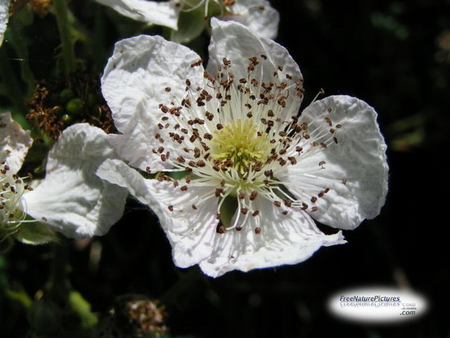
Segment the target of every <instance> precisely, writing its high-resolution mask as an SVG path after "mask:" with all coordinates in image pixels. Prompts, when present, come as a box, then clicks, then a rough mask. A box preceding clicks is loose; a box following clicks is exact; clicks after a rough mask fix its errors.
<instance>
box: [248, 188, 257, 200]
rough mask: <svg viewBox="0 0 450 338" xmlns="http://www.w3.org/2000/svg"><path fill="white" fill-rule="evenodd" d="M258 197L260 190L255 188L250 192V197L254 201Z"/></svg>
mask: <svg viewBox="0 0 450 338" xmlns="http://www.w3.org/2000/svg"><path fill="white" fill-rule="evenodd" d="M256 197H258V192H257V191H256V190H253V191H252V192H251V193H250V197H249V199H250V201H254V200H255V199H256Z"/></svg>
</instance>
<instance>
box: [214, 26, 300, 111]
mask: <svg viewBox="0 0 450 338" xmlns="http://www.w3.org/2000/svg"><path fill="white" fill-rule="evenodd" d="M211 26H212V38H211V44H210V46H209V57H210V59H209V61H208V68H207V69H208V71H209V72H210V73H212V74H214V73H216V72H217V67H219V66H222V65H223V59H224V58H226V59H228V60H231V67H230V71H231V72H232V73H233V74H234V76H235V77H236V78H237V79H240V78H245V79H247V78H248V77H249V76H251V78H255V79H256V80H257V81H259V82H260V83H262V82H264V83H266V84H269V83H271V82H272V83H275V84H281V83H285V84H287V87H288V88H289V89H288V93H289V94H287V95H286V96H287V100H286V101H287V104H286V107H285V109H284V112H285V114H286V115H289V118H290V114H296V113H297V111H298V109H299V108H300V104H301V101H302V98H303V95H302V93H303V89H302V84H303V76H302V73H301V72H300V69H299V67H298V65H297V63H296V62H295V61H294V60H293V59H292V57H291V56H290V55H289V52H288V51H287V50H286V48H284V47H283V46H281V45H279V44H278V43H276V42H274V41H272V40H268V39H264V38H259V37H258V36H257V35H256V33H254V32H252V31H251V30H250V29H248V28H247V27H245V26H243V25H242V24H240V23H238V22H233V21H220V20H217V19H215V18H212V19H211ZM237 37H238V38H237ZM252 57H256V58H257V59H258V62H259V66H258V68H256V69H257V71H258V72H259V73H258V74H252V73H249V71H248V67H249V64H250V63H251V61H250V60H249V58H252ZM275 73H276V74H277V75H274V74H275ZM280 117H281V118H285V117H284V116H280Z"/></svg>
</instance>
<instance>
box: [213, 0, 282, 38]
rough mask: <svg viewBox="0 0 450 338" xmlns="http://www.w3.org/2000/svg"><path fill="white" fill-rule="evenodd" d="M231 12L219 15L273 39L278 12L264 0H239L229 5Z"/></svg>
mask: <svg viewBox="0 0 450 338" xmlns="http://www.w3.org/2000/svg"><path fill="white" fill-rule="evenodd" d="M231 10H232V13H231V14H225V15H223V16H221V17H220V19H222V20H234V21H238V22H240V23H242V24H243V25H244V26H247V27H248V28H249V29H250V30H251V31H253V32H255V33H256V34H257V35H258V36H260V37H263V38H266V39H275V38H276V37H277V34H278V24H279V22H280V14H279V13H278V11H277V10H276V9H274V8H273V7H271V6H270V3H269V1H265V0H240V1H238V2H236V3H234V4H233V6H232V7H231Z"/></svg>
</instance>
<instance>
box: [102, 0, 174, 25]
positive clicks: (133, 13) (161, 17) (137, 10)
mask: <svg viewBox="0 0 450 338" xmlns="http://www.w3.org/2000/svg"><path fill="white" fill-rule="evenodd" d="M96 1H97V2H98V3H101V4H102V5H105V6H109V7H111V8H113V9H114V10H116V11H117V12H119V13H120V14H122V15H124V16H126V17H129V18H131V19H133V20H137V21H142V22H145V23H148V24H155V25H160V26H165V27H169V28H172V29H178V24H177V22H178V15H179V13H180V7H179V6H176V2H174V1H166V2H156V1H146V0H96Z"/></svg>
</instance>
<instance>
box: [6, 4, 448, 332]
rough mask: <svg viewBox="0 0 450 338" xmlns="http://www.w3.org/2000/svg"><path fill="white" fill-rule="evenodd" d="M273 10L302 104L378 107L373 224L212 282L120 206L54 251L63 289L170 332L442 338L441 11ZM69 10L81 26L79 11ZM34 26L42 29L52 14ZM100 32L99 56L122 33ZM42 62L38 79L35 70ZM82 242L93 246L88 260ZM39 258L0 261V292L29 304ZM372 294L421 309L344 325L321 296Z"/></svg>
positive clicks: (41, 274) (16, 253)
mask: <svg viewBox="0 0 450 338" xmlns="http://www.w3.org/2000/svg"><path fill="white" fill-rule="evenodd" d="M272 5H273V7H275V8H277V9H278V10H279V11H280V15H281V22H280V28H279V36H278V38H277V41H278V42H279V43H280V44H282V45H283V46H285V47H286V48H287V49H288V50H289V51H290V53H291V55H292V56H293V58H294V59H295V60H296V61H297V62H298V64H299V65H300V68H301V70H302V72H303V75H304V78H305V88H306V94H305V100H304V106H307V104H308V102H310V101H311V100H312V99H313V97H314V96H315V95H316V94H317V93H318V92H319V90H320V88H323V89H324V90H325V95H333V94H347V95H352V96H356V97H358V98H360V99H362V100H364V101H366V102H368V103H369V104H370V105H371V106H373V107H374V108H375V109H376V111H377V112H378V114H379V123H380V126H381V130H382V132H383V134H384V135H385V138H386V141H387V143H388V146H389V149H388V161H389V165H390V178H389V182H390V188H389V194H388V197H387V201H386V205H385V206H384V208H383V209H382V211H381V214H380V216H378V217H377V218H376V219H374V220H370V221H365V222H364V223H363V224H362V225H361V226H360V227H359V228H357V229H356V230H354V231H346V232H345V233H344V234H345V237H346V239H347V240H348V244H346V245H341V246H336V247H330V248H322V249H320V250H319V251H318V252H317V253H316V254H315V255H314V256H313V257H312V258H311V259H309V260H308V261H306V262H304V263H302V264H298V265H295V266H283V267H278V268H274V269H265V270H255V271H251V272H249V273H240V272H230V273H227V274H226V275H224V276H223V277H220V278H217V279H211V278H208V277H206V276H204V275H202V274H201V272H200V271H199V269H198V268H197V267H193V268H190V269H185V270H182V269H177V268H176V267H174V265H173V263H172V260H171V252H170V245H169V244H168V241H167V240H166V238H165V235H164V233H163V232H162V230H161V229H160V228H159V226H158V224H157V219H155V218H154V216H153V215H152V214H151V212H149V211H147V210H145V208H143V207H142V206H140V205H139V204H137V203H133V202H130V203H129V204H128V210H129V211H128V212H127V213H126V214H125V215H124V217H123V219H122V221H121V222H120V223H119V224H117V225H116V226H114V227H113V228H112V230H111V231H110V233H109V234H108V235H107V236H104V237H102V238H96V239H94V240H93V241H92V242H91V243H81V242H77V243H67V244H66V247H67V250H68V251H69V253H70V256H69V260H70V263H71V273H70V281H71V284H72V286H73V287H74V288H75V289H76V290H78V291H79V292H80V293H81V294H82V295H83V296H84V297H85V298H86V300H87V301H88V302H89V303H90V304H91V306H92V310H93V311H95V312H99V313H103V314H106V313H108V310H109V309H111V308H112V307H113V306H115V305H117V304H118V302H119V300H118V297H120V296H125V295H132V294H140V295H144V296H146V297H150V298H153V299H160V301H161V302H162V303H164V304H165V305H166V308H167V312H168V319H167V325H168V326H169V328H170V335H171V336H174V337H321V336H332V335H333V336H336V337H368V338H378V337H380V338H381V337H383V338H384V337H430V338H435V337H436V338H438V337H439V338H440V337H450V325H449V314H450V297H449V292H448V289H449V285H450V266H449V254H448V248H449V245H448V238H449V236H448V235H449V223H448V219H447V210H448V205H447V204H448V202H449V198H448V194H449V188H450V187H449V178H448V175H449V170H448V167H447V156H448V154H449V150H448V149H449V148H448V145H449V142H448V139H447V137H448V135H449V130H450V129H449V119H448V115H449V113H450V112H449V110H450V15H449V13H450V2H449V1H444V0H440V1H437V0H436V1H433V0H428V1H427V0H403V1H387V0H376V1H375V0H360V1H356V0H350V1H332V0H329V1H325V0H322V1H321V0H305V1H277V2H275V1H272ZM72 6H73V8H72V9H73V10H74V13H75V14H76V15H78V17H79V18H80V20H81V21H83V20H84V24H85V25H86V27H87V28H90V27H89V22H90V21H89V20H90V19H91V18H92V16H91V14H89V13H88V11H87V10H86V9H83V8H81V5H78V6H77V5H76V4H72ZM89 8H90V7H89ZM111 18H115V16H114V15H112V16H111V17H105V18H104V19H105V22H104V25H105V27H107V29H109V28H111V27H115V26H114V25H113V23H112V19H111ZM40 24H41V25H42V27H52V25H53V23H52V21H51V18H47V19H43V20H42V22H41V23H40ZM46 31H47V32H48V31H49V30H48V29H47V30H46ZM108 32H109V35H107V36H106V39H105V41H104V46H105V56H104V57H106V56H107V55H109V54H110V52H111V49H110V48H112V43H113V42H114V41H115V40H117V37H119V36H121V35H122V34H124V33H123V30H122V31H119V30H114V29H111V30H110V31H108ZM36 34H37V35H38V36H44V35H45V34H44V33H42V32H41V33H38V32H37V33H36ZM41 38H42V39H43V40H46V39H45V38H44V37H41ZM48 40H51V39H48ZM35 48H36V49H37V48H38V47H37V46H36V47H35ZM102 57H103V56H99V59H100V60H101V59H102ZM37 59H38V60H39V56H37ZM45 67H46V66H45V65H40V66H39V67H36V68H38V69H37V70H36V72H37V73H39V72H42V73H45ZM98 68H99V69H101V68H102V67H101V66H100V65H98ZM323 229H325V227H323ZM82 244H86V245H85V246H82ZM93 245H94V247H95V248H101V249H102V250H101V259H100V261H99V262H98V264H95V265H92V260H90V259H91V258H90V253H92V246H93ZM49 253H50V248H49V247H46V246H44V247H29V246H25V245H16V246H15V247H14V249H13V250H12V251H11V252H10V253H9V254H8V257H7V258H8V261H9V264H8V270H7V271H8V273H9V280H10V283H11V284H12V285H17V284H21V285H23V286H24V288H25V289H26V291H27V292H28V293H29V294H30V295H31V296H32V295H33V294H34V293H36V292H37V291H38V290H40V289H42V288H43V286H44V285H45V282H46V279H47V278H48V272H49V269H50V268H49V263H48V261H49V259H48V255H49ZM372 285H376V286H395V287H405V286H407V287H410V288H412V289H413V290H415V291H417V292H419V293H420V294H422V295H424V296H425V297H426V298H427V299H428V301H429V305H430V308H429V311H428V313H427V315H426V316H424V317H421V318H419V319H417V320H415V321H412V322H408V323H407V324H396V325H390V326H382V325H361V324H355V323H348V322H342V321H340V320H337V319H335V318H334V317H332V316H331V315H330V314H329V313H328V312H327V308H326V302H327V299H328V297H329V295H330V294H332V293H334V292H336V291H339V290H342V289H346V288H349V287H358V286H372ZM19 318H20V316H19ZM25 322H26V321H25ZM24 326H25V327H26V324H25V325H24ZM0 335H1V334H0Z"/></svg>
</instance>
